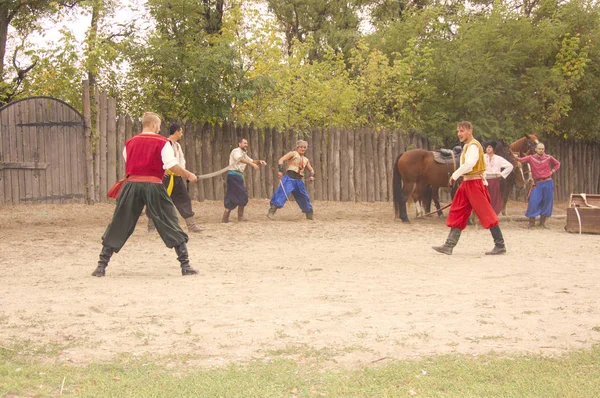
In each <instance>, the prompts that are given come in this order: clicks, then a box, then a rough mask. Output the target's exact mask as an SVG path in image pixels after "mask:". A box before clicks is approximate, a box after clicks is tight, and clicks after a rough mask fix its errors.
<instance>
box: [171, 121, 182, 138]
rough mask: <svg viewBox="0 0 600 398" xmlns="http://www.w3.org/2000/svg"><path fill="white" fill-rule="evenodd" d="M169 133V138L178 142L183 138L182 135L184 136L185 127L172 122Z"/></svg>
mask: <svg viewBox="0 0 600 398" xmlns="http://www.w3.org/2000/svg"><path fill="white" fill-rule="evenodd" d="M169 134H170V136H169V138H170V139H171V140H172V141H175V142H177V141H179V140H180V139H181V137H183V127H181V126H180V125H178V124H177V123H173V124H171V127H169Z"/></svg>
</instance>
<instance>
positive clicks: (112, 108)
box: [106, 97, 118, 192]
mask: <svg viewBox="0 0 600 398" xmlns="http://www.w3.org/2000/svg"><path fill="white" fill-rule="evenodd" d="M117 148H118V146H117V101H116V100H115V99H114V98H112V97H107V99H106V172H107V174H106V186H107V188H110V187H112V186H113V185H114V184H115V182H117ZM107 192H108V190H107Z"/></svg>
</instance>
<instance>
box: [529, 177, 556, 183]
mask: <svg viewBox="0 0 600 398" xmlns="http://www.w3.org/2000/svg"><path fill="white" fill-rule="evenodd" d="M551 179H552V177H546V178H538V179H534V180H533V181H535V182H546V181H550V180H551Z"/></svg>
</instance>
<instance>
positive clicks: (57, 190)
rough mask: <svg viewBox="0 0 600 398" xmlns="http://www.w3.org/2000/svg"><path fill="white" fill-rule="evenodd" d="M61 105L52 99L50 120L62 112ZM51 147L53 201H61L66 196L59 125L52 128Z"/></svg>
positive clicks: (55, 118) (54, 119)
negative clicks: (63, 189)
mask: <svg viewBox="0 0 600 398" xmlns="http://www.w3.org/2000/svg"><path fill="white" fill-rule="evenodd" d="M60 108H61V107H60V105H59V103H57V102H54V101H50V115H49V116H50V117H49V118H48V120H50V121H56V120H57V119H58V115H59V114H60V113H61V109H60ZM50 140H51V144H50V147H51V149H52V152H51V153H52V155H51V158H50V168H52V197H53V198H54V199H52V203H54V204H56V203H61V201H62V199H63V198H64V196H63V193H62V192H61V181H60V180H61V178H60V167H61V159H60V158H61V152H60V150H61V147H62V145H61V143H60V141H61V136H60V128H59V127H58V126H54V127H53V128H52V129H51V130H50Z"/></svg>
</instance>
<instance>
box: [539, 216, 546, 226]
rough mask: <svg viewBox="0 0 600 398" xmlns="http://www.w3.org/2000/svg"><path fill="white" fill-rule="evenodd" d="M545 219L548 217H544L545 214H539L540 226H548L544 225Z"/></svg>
mask: <svg viewBox="0 0 600 398" xmlns="http://www.w3.org/2000/svg"><path fill="white" fill-rule="evenodd" d="M547 219H548V217H546V216H540V228H548V227H547V226H546V220H547Z"/></svg>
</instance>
